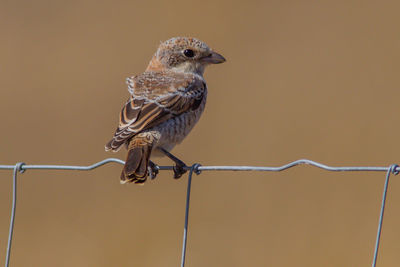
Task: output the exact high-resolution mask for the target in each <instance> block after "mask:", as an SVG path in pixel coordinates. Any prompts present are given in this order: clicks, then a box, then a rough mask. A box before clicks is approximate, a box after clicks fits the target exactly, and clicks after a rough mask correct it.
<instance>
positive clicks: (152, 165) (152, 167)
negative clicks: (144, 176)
mask: <svg viewBox="0 0 400 267" xmlns="http://www.w3.org/2000/svg"><path fill="white" fill-rule="evenodd" d="M148 172H149V177H150V179H152V180H153V179H154V178H156V176H157V174H158V166H157V164H155V163H154V162H152V161H151V160H150V161H149V166H148Z"/></svg>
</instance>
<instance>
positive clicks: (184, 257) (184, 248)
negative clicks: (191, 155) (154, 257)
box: [181, 163, 200, 267]
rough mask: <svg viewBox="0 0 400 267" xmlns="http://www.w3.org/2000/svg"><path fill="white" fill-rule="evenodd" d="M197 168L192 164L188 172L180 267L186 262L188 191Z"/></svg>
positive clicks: (198, 165)
mask: <svg viewBox="0 0 400 267" xmlns="http://www.w3.org/2000/svg"><path fill="white" fill-rule="evenodd" d="M198 167H200V164H197V163H196V164H193V165H192V167H191V168H190V170H189V177H188V185H187V193H186V209H185V226H184V228H183V241H182V258H181V267H185V260H186V244H187V235H188V226H189V204H190V190H191V187H192V176H193V172H195V173H196V174H200V172H199V170H198Z"/></svg>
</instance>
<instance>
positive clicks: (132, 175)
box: [121, 135, 154, 184]
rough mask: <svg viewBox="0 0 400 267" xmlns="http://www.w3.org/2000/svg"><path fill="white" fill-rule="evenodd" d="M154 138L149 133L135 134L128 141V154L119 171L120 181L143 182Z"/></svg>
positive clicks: (145, 177)
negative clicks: (120, 171)
mask: <svg viewBox="0 0 400 267" xmlns="http://www.w3.org/2000/svg"><path fill="white" fill-rule="evenodd" d="M153 142H154V138H152V136H149V135H140V136H135V137H133V138H132V140H131V141H130V142H129V146H128V156H127V158H126V162H125V166H124V168H123V169H122V173H121V183H123V184H125V183H135V184H143V183H144V182H145V181H146V179H147V174H148V173H147V169H148V166H149V159H150V155H151V150H152V148H153Z"/></svg>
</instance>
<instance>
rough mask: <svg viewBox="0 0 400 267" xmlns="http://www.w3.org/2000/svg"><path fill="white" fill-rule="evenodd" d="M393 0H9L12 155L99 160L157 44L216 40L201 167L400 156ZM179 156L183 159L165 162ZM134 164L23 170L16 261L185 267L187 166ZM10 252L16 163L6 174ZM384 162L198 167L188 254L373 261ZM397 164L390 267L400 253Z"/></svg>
mask: <svg viewBox="0 0 400 267" xmlns="http://www.w3.org/2000/svg"><path fill="white" fill-rule="evenodd" d="M399 8H400V4H399V2H398V1H319V2H317V1H237V2H232V1H198V2H189V1H159V2H152V1H109V2H105V1H40V0H39V1H2V2H1V7H0V17H1V23H0V27H1V29H0V31H1V42H0V55H1V56H0V57H1V64H0V87H1V97H0V114H1V115H0V116H1V123H2V131H1V133H0V140H1V142H0V164H15V163H16V162H20V161H23V162H26V163H28V164H73V165H75V164H76V165H87V164H92V163H94V162H97V161H99V160H101V159H104V158H106V157H119V158H122V159H124V158H125V153H126V151H125V150H123V151H121V152H119V153H118V154H112V153H106V152H104V144H105V143H106V141H108V140H109V139H110V138H111V136H112V134H113V131H114V130H115V127H116V126H117V119H118V113H119V111H120V109H121V107H122V104H123V102H124V101H125V100H126V98H127V97H128V92H127V88H126V85H125V78H126V77H128V76H130V75H133V74H138V73H140V72H142V71H143V70H144V69H145V67H146V66H147V63H148V61H149V60H150V58H151V56H152V55H153V53H154V52H155V50H156V48H157V46H158V44H159V42H160V41H163V40H166V39H168V38H170V37H173V36H195V37H198V38H199V39H201V40H204V41H205V42H206V43H208V44H209V45H210V46H211V47H212V48H214V49H215V50H216V51H218V52H220V53H221V54H223V55H224V56H225V57H226V58H227V59H228V61H227V62H226V63H225V64H223V65H218V66H212V67H210V68H209V69H208V70H207V71H206V75H205V76H206V79H207V81H208V86H209V97H208V103H207V108H206V111H205V113H204V115H203V117H202V119H201V120H200V123H199V124H198V125H197V127H196V128H195V129H194V131H193V132H192V133H191V135H190V136H189V137H188V138H187V139H186V140H185V142H184V143H183V144H182V145H180V146H178V147H177V148H176V149H175V150H174V153H175V154H176V155H177V156H179V157H181V158H182V159H184V160H185V161H186V162H187V163H188V164H189V163H190V164H191V163H194V162H199V163H201V164H203V165H260V166H262V165H264V166H265V165H268V166H277V165H281V164H285V163H287V162H289V161H293V160H296V159H299V158H309V159H313V160H316V161H319V162H322V163H325V164H329V165H333V166H351V165H360V166H366V165H377V166H387V165H389V164H392V163H399V162H400V157H399V150H398V148H399V145H398V142H399V139H398V136H399V132H400V124H399V110H400V107H399V104H398V103H399V100H400V90H399V88H400V76H399V71H400V49H399V47H400V30H399V25H400V17H399V13H398V10H399ZM158 163H160V164H163V165H166V164H170V161H168V160H166V159H161V160H159V161H158ZM120 170H121V166H120V165H117V164H114V165H107V166H105V167H102V168H99V169H96V170H94V171H91V172H78V171H39V170H36V171H35V170H29V171H27V172H25V173H24V174H22V175H20V179H19V199H18V207H17V216H16V225H15V236H14V243H13V251H12V257H11V266H13V267H19V266H178V265H179V262H180V250H181V239H182V232H183V219H184V205H185V202H184V200H185V193H186V192H185V190H186V181H187V176H185V177H184V178H182V179H180V180H174V179H172V173H170V172H162V173H161V174H160V175H159V176H158V178H157V179H156V180H155V181H151V182H148V183H146V184H145V186H143V187H138V186H135V185H120V184H119V174H120ZM0 177H1V179H0V218H1V219H0V241H1V242H0V261H1V262H4V257H5V250H6V239H7V234H8V224H9V213H10V208H11V200H10V199H11V171H1V172H0ZM383 182H384V173H329V172H326V171H322V170H318V169H315V168H312V167H306V166H305V167H298V168H295V169H291V170H289V171H287V172H282V173H231V172H225V173H222V172H220V173H212V172H204V173H202V174H201V175H200V176H196V177H194V181H193V189H192V205H191V218H190V231H189V244H188V254H187V266H369V265H370V262H371V259H372V252H373V247H374V242H375V235H376V227H377V223H378V214H379V205H380V200H381V192H382V188H383ZM399 188H400V182H399V180H398V178H397V177H396V178H393V179H392V181H391V187H390V192H389V197H388V206H387V210H386V214H385V216H386V217H385V221H384V230H383V236H382V246H381V252H380V255H379V256H380V257H379V266H398V262H399V261H400V256H399V250H400V243H399V239H400V230H399V227H398V226H399V224H400V214H399V212H398V211H399V208H400V203H399V202H400V189H399Z"/></svg>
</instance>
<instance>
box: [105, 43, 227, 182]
mask: <svg viewBox="0 0 400 267" xmlns="http://www.w3.org/2000/svg"><path fill="white" fill-rule="evenodd" d="M188 50H192V52H193V54H194V56H193V57H188V56H186V55H189V56H191V55H192V53H191V52H190V51H189V52H190V53H189V52H188ZM224 61H225V59H224V58H223V57H222V56H221V55H219V54H217V53H215V52H213V51H212V50H211V49H210V48H208V46H207V45H206V44H204V43H203V42H201V41H199V40H197V39H195V38H185V37H178V38H172V39H170V40H168V41H166V42H164V43H162V44H161V45H160V47H159V49H158V50H157V52H156V54H155V55H154V57H153V58H152V60H151V62H150V64H149V66H148V67H147V70H146V71H145V72H144V73H143V74H141V75H138V76H133V77H130V78H128V79H127V84H128V91H129V92H130V94H131V96H130V98H129V99H128V101H127V102H126V103H125V106H124V107H123V109H122V111H121V113H120V120H119V126H118V128H117V130H116V132H115V134H114V137H113V139H112V140H111V141H110V142H108V143H107V145H106V150H113V151H118V150H119V149H120V147H121V146H122V145H123V144H126V145H127V147H128V157H127V160H126V163H125V166H124V169H123V171H122V174H121V182H122V183H125V182H135V183H143V182H144V181H145V180H146V178H147V175H148V168H149V159H150V156H151V155H152V154H153V155H154V154H160V148H162V149H165V150H166V151H170V150H171V149H172V148H173V147H174V146H175V145H176V144H178V143H180V142H182V141H183V139H184V138H185V136H186V135H187V134H188V133H189V132H190V130H191V129H192V128H193V126H194V125H195V124H196V122H197V121H198V120H199V118H200V115H201V113H202V112H203V110H204V106H205V102H206V97H207V86H206V83H205V80H204V78H203V72H204V68H205V66H206V65H208V64H210V63H222V62H224Z"/></svg>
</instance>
